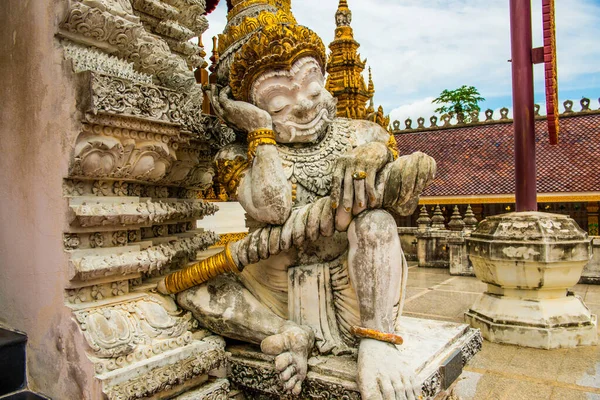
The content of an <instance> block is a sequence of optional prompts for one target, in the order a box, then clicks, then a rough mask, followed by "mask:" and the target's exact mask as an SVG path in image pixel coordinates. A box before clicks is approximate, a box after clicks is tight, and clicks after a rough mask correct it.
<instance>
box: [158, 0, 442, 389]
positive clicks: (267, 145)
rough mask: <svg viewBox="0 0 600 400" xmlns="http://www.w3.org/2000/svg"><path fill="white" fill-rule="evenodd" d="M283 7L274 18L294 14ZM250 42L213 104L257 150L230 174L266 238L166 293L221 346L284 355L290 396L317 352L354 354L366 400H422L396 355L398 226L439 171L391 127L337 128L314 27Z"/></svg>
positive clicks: (401, 261) (353, 123)
mask: <svg viewBox="0 0 600 400" xmlns="http://www.w3.org/2000/svg"><path fill="white" fill-rule="evenodd" d="M234 3H235V2H234ZM265 3H269V4H271V3H272V2H268V1H266V2H265ZM284 3H285V2H284ZM254 7H256V6H254ZM273 7H275V6H272V5H266V6H265V11H264V12H280V11H281V10H272V8H273ZM284 11H287V10H284ZM290 18H293V17H290ZM241 42H242V44H241V45H240V43H239V42H238V44H237V45H232V46H230V47H231V48H234V51H231V52H230V53H229V54H224V55H223V54H222V59H221V61H220V65H219V68H220V70H218V71H219V73H220V74H221V77H223V76H224V78H223V79H225V78H226V79H227V81H228V85H227V86H221V85H212V86H211V87H210V89H209V90H207V95H208V96H209V97H210V99H211V103H212V105H213V107H214V110H215V112H216V113H217V115H219V116H220V117H221V118H222V119H223V120H224V121H226V123H227V124H228V125H229V126H231V127H232V128H234V129H235V130H236V131H237V132H240V133H241V134H240V135H239V136H241V137H246V138H247V139H246V141H247V145H246V144H242V143H235V144H232V145H229V146H227V147H225V148H223V149H222V150H221V151H220V152H219V154H218V155H217V165H218V170H219V171H218V173H219V177H220V179H221V182H222V183H223V184H224V185H226V186H227V188H228V190H229V191H230V192H231V193H232V194H235V195H236V196H237V199H238V200H239V202H240V203H241V205H242V206H243V208H244V209H245V211H246V213H247V215H248V218H249V220H250V221H251V226H252V227H253V228H251V232H250V234H249V235H248V236H247V237H246V238H245V239H243V240H241V241H239V242H235V243H230V244H229V245H228V246H227V248H226V250H225V251H224V252H223V253H221V254H219V255H216V256H213V257H211V258H209V259H207V260H204V261H203V262H201V263H199V264H196V265H194V266H192V267H190V268H188V269H186V270H183V271H179V272H176V273H174V274H172V275H171V276H168V277H167V278H166V279H165V280H163V281H162V282H160V284H159V291H161V292H162V293H179V294H178V295H177V301H178V303H179V304H180V305H181V306H182V307H183V308H185V309H188V310H190V311H191V312H192V313H193V315H194V316H195V317H196V318H197V319H198V321H200V323H201V324H202V325H204V326H205V327H207V328H208V329H210V330H212V331H214V332H215V333H218V334H220V335H223V336H225V337H229V338H233V339H237V340H242V341H245V342H250V343H255V344H258V345H260V347H261V350H262V351H263V352H264V353H266V354H270V355H273V356H275V368H276V370H277V371H278V373H279V376H280V379H281V381H282V385H283V388H284V390H285V391H287V392H290V393H293V394H295V395H298V394H299V393H300V392H301V389H302V383H303V381H304V379H305V378H306V374H307V359H308V358H309V357H310V356H311V354H313V352H314V354H318V353H320V354H334V355H338V354H348V353H352V352H353V351H354V352H357V357H358V360H357V365H358V376H357V383H358V387H359V390H360V393H361V396H362V397H363V398H364V399H403V398H408V399H414V398H417V397H418V394H419V392H420V387H418V385H416V383H415V381H414V379H413V375H412V372H411V371H408V370H407V369H406V368H405V367H404V365H405V363H404V362H403V360H402V357H401V354H400V352H399V351H398V349H397V347H396V346H397V345H399V344H400V343H401V338H400V337H399V336H397V334H396V333H397V331H398V320H399V316H400V314H401V312H402V306H403V301H404V295H405V288H406V279H407V264H406V261H405V258H404V255H403V252H402V249H401V247H400V240H399V237H398V234H397V227H396V222H395V220H394V218H393V216H392V214H394V213H395V214H400V215H410V214H412V212H413V211H414V209H415V207H416V206H417V204H418V196H419V194H420V193H421V191H422V190H423V189H424V188H425V187H426V185H428V184H429V182H430V181H431V180H432V179H433V176H434V174H435V171H436V164H435V161H434V160H433V159H432V158H430V157H428V156H426V155H425V154H422V153H414V154H412V155H408V156H404V157H400V158H397V155H396V154H395V149H394V148H393V146H389V145H388V144H390V143H394V141H393V136H390V134H389V133H388V132H387V131H386V130H384V129H383V128H382V127H380V126H379V125H377V124H375V123H372V122H368V121H364V120H350V119H344V118H337V117H336V100H335V99H334V98H333V97H332V95H331V94H330V93H329V92H328V91H327V90H326V89H325V88H324V69H325V62H326V58H325V48H324V46H323V44H322V42H321V39H320V38H319V37H318V36H317V35H316V34H315V33H314V32H312V31H310V30H309V29H308V28H305V27H303V26H300V25H296V24H294V23H286V24H281V23H265V24H263V26H261V27H260V28H259V29H257V30H256V31H255V32H254V33H252V34H251V35H250V37H245V38H244V39H243V40H241ZM223 71H225V72H223ZM221 83H223V81H221ZM223 272H235V274H231V273H229V274H222V273H223ZM356 349H357V350H356Z"/></svg>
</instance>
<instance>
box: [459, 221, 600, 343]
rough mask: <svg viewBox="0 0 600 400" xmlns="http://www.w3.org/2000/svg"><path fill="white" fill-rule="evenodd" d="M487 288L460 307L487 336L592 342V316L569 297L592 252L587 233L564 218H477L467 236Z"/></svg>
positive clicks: (502, 339)
mask: <svg viewBox="0 0 600 400" xmlns="http://www.w3.org/2000/svg"><path fill="white" fill-rule="evenodd" d="M467 251H468V254H469V257H470V259H471V262H472V264H473V268H474V270H475V274H476V276H477V277H478V278H479V279H480V280H482V281H483V282H484V283H487V284H488V289H487V292H486V293H484V294H483V295H482V297H481V298H479V299H478V300H477V301H476V302H475V304H474V305H473V306H472V307H471V308H470V309H469V311H467V312H466V313H465V318H466V320H467V322H469V323H470V324H471V326H473V327H476V328H480V329H481V332H482V334H483V337H484V338H486V339H487V340H489V341H492V342H498V343H509V344H515V345H520V346H526V347H535V348H544V349H552V348H561V347H563V348H564V347H567V348H568V347H576V346H584V345H594V344H596V343H597V328H596V327H597V320H596V316H594V315H592V314H591V313H590V311H589V309H588V308H587V307H586V306H585V304H584V303H583V301H582V300H581V298H579V297H577V296H574V295H568V292H567V289H568V288H570V287H573V286H574V285H575V284H576V283H577V281H578V280H579V278H580V276H581V272H582V270H583V267H584V266H585V265H586V264H587V263H588V261H589V259H590V254H591V248H590V239H589V238H588V237H587V234H586V233H585V232H584V231H583V230H581V229H580V228H579V226H577V224H576V223H575V221H573V220H572V219H571V218H569V217H568V216H564V215H555V214H546V213H539V212H526V213H511V214H504V215H498V216H493V217H490V218H487V219H485V220H484V221H482V222H481V223H480V224H479V226H478V227H477V230H476V231H475V232H473V233H472V235H471V238H469V239H467Z"/></svg>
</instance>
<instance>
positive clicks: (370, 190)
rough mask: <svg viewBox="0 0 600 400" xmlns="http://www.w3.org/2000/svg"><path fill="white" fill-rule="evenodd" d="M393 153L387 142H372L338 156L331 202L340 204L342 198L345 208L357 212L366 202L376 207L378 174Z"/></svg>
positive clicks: (364, 207) (364, 206) (365, 205)
mask: <svg viewBox="0 0 600 400" xmlns="http://www.w3.org/2000/svg"><path fill="white" fill-rule="evenodd" d="M390 157H391V154H390V151H389V150H388V148H387V146H386V145H385V144H383V143H380V142H371V143H367V144H364V145H361V146H358V147H356V148H355V149H353V150H352V151H350V152H349V153H348V154H345V155H343V156H342V157H340V158H338V159H337V162H336V166H335V169H334V172H333V180H332V186H331V202H332V206H333V207H334V208H337V206H339V205H340V202H341V203H342V206H343V207H344V210H345V211H346V212H347V213H350V212H351V211H352V214H354V215H356V214H358V213H360V212H362V211H363V210H364V209H366V208H367V206H368V207H374V206H375V204H376V203H377V193H376V190H375V178H376V176H377V172H379V170H381V168H383V166H384V165H386V164H387V163H388V162H389V161H390ZM361 175H363V176H361ZM367 200H368V202H367Z"/></svg>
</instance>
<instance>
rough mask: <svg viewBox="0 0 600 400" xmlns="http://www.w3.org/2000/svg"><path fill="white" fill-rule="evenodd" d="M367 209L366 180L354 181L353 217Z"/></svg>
mask: <svg viewBox="0 0 600 400" xmlns="http://www.w3.org/2000/svg"><path fill="white" fill-rule="evenodd" d="M366 208H367V199H366V194H365V180H364V179H355V180H354V204H353V205H352V215H358V214H360V213H361V212H363V211H364V210H366Z"/></svg>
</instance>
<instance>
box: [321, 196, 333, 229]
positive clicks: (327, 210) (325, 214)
mask: <svg viewBox="0 0 600 400" xmlns="http://www.w3.org/2000/svg"><path fill="white" fill-rule="evenodd" d="M335 214H336V210H333V209H332V208H331V198H328V199H326V202H325V204H324V205H323V211H321V218H320V222H321V225H320V227H319V231H320V232H321V235H323V236H324V237H330V236H333V234H334V233H335Z"/></svg>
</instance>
